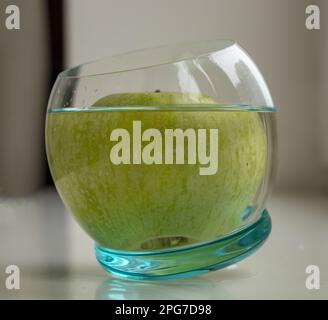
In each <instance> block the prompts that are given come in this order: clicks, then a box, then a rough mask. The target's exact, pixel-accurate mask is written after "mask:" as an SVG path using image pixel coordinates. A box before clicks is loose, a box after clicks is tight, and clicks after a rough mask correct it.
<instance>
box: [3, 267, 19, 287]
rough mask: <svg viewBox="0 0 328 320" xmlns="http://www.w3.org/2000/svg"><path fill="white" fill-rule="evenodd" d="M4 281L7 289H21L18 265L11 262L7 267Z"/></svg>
mask: <svg viewBox="0 0 328 320" xmlns="http://www.w3.org/2000/svg"><path fill="white" fill-rule="evenodd" d="M0 280H1V277H0ZM4 283H5V287H6V289H7V290H19V289H20V270H19V267H18V266H16V265H14V264H11V265H9V266H7V267H6V268H5V279H4Z"/></svg>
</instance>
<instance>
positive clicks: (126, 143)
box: [110, 120, 219, 176]
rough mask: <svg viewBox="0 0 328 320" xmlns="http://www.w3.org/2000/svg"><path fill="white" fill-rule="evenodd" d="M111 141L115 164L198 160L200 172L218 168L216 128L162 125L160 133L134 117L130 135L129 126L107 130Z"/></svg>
mask: <svg viewBox="0 0 328 320" xmlns="http://www.w3.org/2000/svg"><path fill="white" fill-rule="evenodd" d="M207 133H208V135H207ZM110 141H111V142H115V143H114V145H113V146H112V147H111V150H110V160H111V162H112V163H113V164H115V165H120V164H124V165H127V164H134V165H138V164H146V165H151V164H167V165H172V164H199V165H200V168H199V174H200V175H201V176H203V175H213V174H216V172H217V170H218V149H219V146H218V144H219V129H197V130H195V129H191V128H189V129H185V130H182V129H179V128H177V129H165V130H164V133H163V134H162V132H161V131H160V130H158V129H154V128H149V129H146V130H145V131H143V132H142V122H141V121H139V120H137V121H133V123H132V137H131V136H130V133H129V131H128V130H126V129H122V128H117V129H114V130H113V131H112V132H111V133H110ZM145 143H146V145H145ZM131 144H132V146H131ZM185 146H187V148H185ZM185 149H188V151H187V152H186V150H185ZM131 150H132V154H131ZM163 152H164V154H163Z"/></svg>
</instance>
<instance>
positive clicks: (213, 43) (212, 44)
mask: <svg viewBox="0 0 328 320" xmlns="http://www.w3.org/2000/svg"><path fill="white" fill-rule="evenodd" d="M234 45H238V43H237V42H236V41H235V40H232V39H212V40H199V41H188V42H177V43H171V44H164V45H159V46H153V47H146V48H142V49H136V50H129V51H125V52H121V53H118V54H114V55H110V56H107V57H103V58H99V59H95V60H91V61H88V62H85V63H82V64H79V65H76V66H73V67H70V68H67V69H65V70H63V71H62V72H60V73H59V75H58V78H65V79H81V78H92V77H97V76H106V75H115V74H123V73H126V72H131V71H138V70H146V69H151V68H156V67H161V66H166V65H171V64H175V63H179V62H186V61H192V60H195V59H198V58H201V57H206V56H209V55H211V54H213V53H215V52H218V51H221V50H224V49H226V48H229V47H232V46H234ZM196 47H198V51H196V52H195V53H191V50H193V49H195V48H196ZM165 49H172V50H173V49H175V50H177V51H176V54H183V53H186V52H187V51H188V50H189V52H188V55H187V56H181V57H174V56H172V57H171V58H169V57H167V58H166V59H163V61H159V62H157V63H143V64H140V65H135V66H134V67H121V68H118V69H117V70H112V71H111V70H109V71H106V72H87V73H85V74H74V72H75V71H76V70H79V69H81V68H83V67H86V66H92V65H97V64H99V63H102V62H105V61H110V60H114V59H117V58H123V57H125V58H128V57H129V56H131V57H133V56H135V55H137V54H151V53H154V52H156V51H158V52H160V51H163V50H165Z"/></svg>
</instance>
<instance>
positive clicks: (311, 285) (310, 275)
mask: <svg viewBox="0 0 328 320" xmlns="http://www.w3.org/2000/svg"><path fill="white" fill-rule="evenodd" d="M305 273H306V274H307V276H306V279H305V287H306V289H308V290H313V289H315V290H318V289H320V269H319V267H318V266H316V265H314V264H311V265H309V266H307V267H306V269H305Z"/></svg>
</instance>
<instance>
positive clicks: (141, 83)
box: [46, 40, 276, 279]
mask: <svg viewBox="0 0 328 320" xmlns="http://www.w3.org/2000/svg"><path fill="white" fill-rule="evenodd" d="M46 149H47V157H48V162H49V166H50V169H51V173H52V176H53V180H54V182H55V185H56V188H57V190H58V192H59V194H60V196H61V198H62V200H63V202H64V203H65V205H66V207H67V208H68V209H69V211H70V212H71V213H72V214H73V216H74V217H75V219H76V220H77V221H78V222H79V224H80V225H81V226H82V228H83V229H84V230H85V231H86V232H87V233H88V234H89V235H90V237H91V238H92V239H94V241H95V242H96V246H95V248H96V257H97V259H98V261H99V262H100V264H101V265H102V266H103V267H104V268H105V269H106V270H107V271H110V272H111V273H113V274H115V275H118V276H121V277H126V278H133V279H157V278H177V277H185V276H191V275H196V274H200V273H204V272H207V271H210V270H216V269H219V268H223V267H225V266H228V265H230V264H233V263H235V262H237V261H239V260H241V259H243V258H245V257H247V256H248V255H250V254H251V253H252V252H254V251H255V250H256V249H257V248H259V247H260V246H261V244H263V242H264V241H265V239H266V238H267V237H268V235H269V233H270V230H271V220H270V216H269V214H268V212H267V210H266V209H265V202H266V200H267V197H268V194H269V192H270V188H271V185H272V178H273V176H274V171H275V163H276V160H275V155H276V147H275V107H274V104H273V101H272V98H271V96H270V92H269V90H268V87H267V85H266V83H265V81H264V79H263V77H262V75H261V73H260V71H259V70H258V68H257V67H256V65H255V64H254V62H253V61H252V59H251V58H250V57H249V55H248V54H247V53H246V52H245V51H244V50H243V49H242V48H241V47H240V46H239V45H238V44H237V43H235V42H233V41H230V40H216V41H204V42H198V43H184V44H178V45H169V46H162V47H157V48H152V49H146V50H139V51H134V52H131V53H126V54H121V55H117V56H113V57H109V58H106V59H102V60H98V61H95V62H90V63H86V64H83V65H80V66H78V67H75V68H71V69H68V70H65V71H63V72H62V73H60V74H59V76H58V79H57V81H56V83H55V85H54V87H53V90H52V93H51V96H50V100H49V106H48V112H47V117H46Z"/></svg>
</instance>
